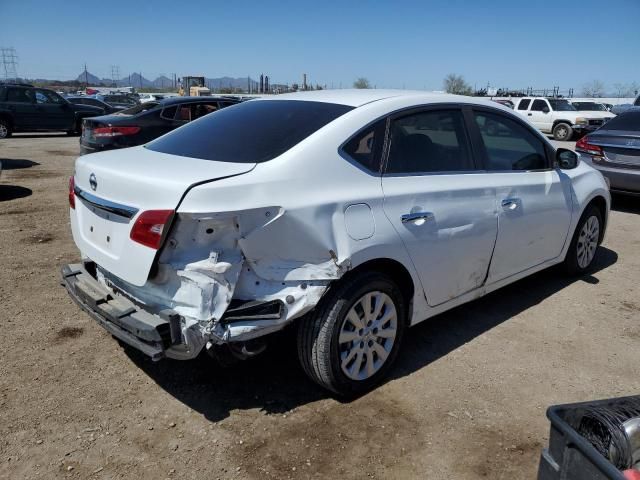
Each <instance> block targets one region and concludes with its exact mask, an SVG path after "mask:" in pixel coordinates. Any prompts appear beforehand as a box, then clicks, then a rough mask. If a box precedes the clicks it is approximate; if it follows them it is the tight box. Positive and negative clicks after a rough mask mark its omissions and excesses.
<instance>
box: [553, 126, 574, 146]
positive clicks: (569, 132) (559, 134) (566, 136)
mask: <svg viewBox="0 0 640 480" xmlns="http://www.w3.org/2000/svg"><path fill="white" fill-rule="evenodd" d="M571 137H573V128H571V125H569V124H567V123H559V124H557V125H556V126H555V127H553V138H554V140H558V141H559V142H568V141H569V140H571Z"/></svg>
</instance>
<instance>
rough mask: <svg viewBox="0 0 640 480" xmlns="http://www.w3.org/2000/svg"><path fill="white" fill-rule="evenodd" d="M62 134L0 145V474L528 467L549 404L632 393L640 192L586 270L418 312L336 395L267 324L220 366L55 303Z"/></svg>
mask: <svg viewBox="0 0 640 480" xmlns="http://www.w3.org/2000/svg"><path fill="white" fill-rule="evenodd" d="M77 152H78V139H77V138H70V137H66V136H64V135H62V136H58V135H48V136H47V135H32V136H30V135H20V136H16V137H14V138H11V139H7V140H1V141H0V161H2V163H3V167H4V168H3V171H2V175H1V177H0V326H1V327H2V333H1V334H0V478H7V479H37V478H40V479H51V478H74V479H76V478H77V479H116V478H136V479H164V478H168V479H172V478H176V479H177V478H179V479H202V478H207V479H216V478H220V479H231V478H249V479H258V478H259V479H263V478H264V479H287V478H292V479H297V478H300V479H302V478H323V479H326V478H338V477H340V478H345V479H360V478H378V479H386V478H398V479H405V478H407V479H408V478H421V479H422V478H429V479H444V478H447V479H449V478H455V479H457V480H465V479H477V478H488V479H494V480H501V479H505V480H506V479H509V480H512V479H533V478H535V476H536V472H537V468H538V460H539V455H540V450H541V449H542V448H543V446H544V445H545V443H546V442H547V439H548V429H549V424H548V421H547V419H546V417H545V410H546V408H547V407H548V406H549V405H552V404H558V403H565V402H574V401H582V400H590V399H597V398H607V397H612V396H619V395H626V394H637V393H639V392H640V376H639V375H638V371H639V367H640V287H639V284H640V255H639V254H638V252H639V251H640V201H639V200H638V199H623V198H616V199H615V203H614V211H612V213H611V217H610V225H609V228H608V232H607V237H606V240H605V243H604V245H603V247H601V249H600V251H599V255H598V257H597V266H596V269H595V272H594V273H593V274H592V275H589V276H586V277H583V278H578V279H567V278H565V277H562V276H560V275H559V274H558V273H557V272H556V271H555V270H549V271H545V272H542V273H540V274H537V275H535V276H533V277H531V278H528V279H525V280H523V281H520V282H518V283H516V284H514V285H512V286H510V287H507V288H505V289H503V290H501V291H498V292H496V293H493V294H491V295H489V296H487V297H485V298H484V299H481V300H478V301H475V302H473V303H471V304H468V305H466V306H463V307H460V308H457V309H455V310H454V311H451V312H449V313H446V314H444V315H440V316H439V317H437V318H434V319H433V320H431V321H428V322H424V323H422V324H420V325H419V326H417V327H415V328H414V329H412V330H411V331H410V333H409V335H408V336H407V338H406V343H405V345H404V349H403V351H402V352H401V355H400V358H399V361H398V364H397V366H396V368H395V369H394V372H393V377H392V378H391V380H390V381H389V382H387V383H386V384H385V385H383V386H381V387H380V388H378V389H377V390H375V391H373V392H371V393H369V394H368V395H365V396H363V397H362V398H359V399H357V400H354V401H351V402H340V401H338V400H336V399H334V398H332V397H330V396H329V395H327V393H326V392H324V391H323V390H321V389H320V388H318V387H316V386H315V385H314V384H313V383H311V382H310V381H309V380H307V378H306V377H305V375H304V374H303V372H302V370H301V369H300V367H299V366H298V363H297V357H296V352H295V348H293V345H292V342H291V341H290V340H291V339H290V338H288V337H287V336H286V335H285V336H283V338H282V339H281V341H279V342H278V343H276V344H275V345H273V346H272V348H270V350H269V351H268V352H267V353H266V354H265V355H264V356H262V357H260V358H259V359H257V360H254V361H251V362H246V363H243V364H241V365H239V366H237V367H233V368H231V369H227V370H223V369H221V368H219V367H216V366H214V365H213V364H212V363H211V361H210V360H208V359H207V358H202V359H199V360H196V361H192V362H186V363H185V362H183V363H180V362H174V361H167V360H165V361H162V362H159V363H152V362H151V361H149V360H147V359H146V358H145V357H143V356H141V355H139V354H137V353H135V352H131V351H128V350H123V348H122V347H120V346H119V345H118V343H117V342H116V341H114V340H113V339H112V337H111V336H109V335H108V334H107V333H105V331H103V330H102V328H100V327H99V326H98V325H97V324H96V323H95V322H94V321H92V320H91V319H90V318H89V317H88V316H87V315H86V314H84V313H82V312H81V311H80V310H79V309H78V308H77V307H76V306H75V304H73V303H72V301H71V300H70V299H69V298H68V296H67V294H66V292H65V290H64V289H63V288H62V287H61V286H60V285H59V283H58V275H59V274H58V271H59V266H60V265H61V264H63V263H68V262H72V261H76V260H77V259H78V252H77V251H76V248H75V246H74V244H73V241H72V239H71V234H70V230H69V221H68V209H67V181H68V177H69V175H70V174H71V173H72V171H73V161H74V159H75V157H76V155H77Z"/></svg>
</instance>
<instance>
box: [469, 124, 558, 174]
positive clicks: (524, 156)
mask: <svg viewBox="0 0 640 480" xmlns="http://www.w3.org/2000/svg"><path fill="white" fill-rule="evenodd" d="M474 116H475V119H476V124H477V125H478V128H480V133H481V135H482V142H483V143H484V148H485V150H486V153H487V162H488V164H487V170H500V171H509V170H543V169H546V168H549V165H548V162H547V156H546V153H545V149H544V144H543V143H542V140H540V139H539V138H538V137H537V136H536V135H534V134H533V133H532V132H531V131H529V129H527V128H526V127H524V126H523V125H522V124H520V123H519V122H516V121H515V120H511V119H510V118H507V117H505V116H503V115H497V114H493V113H486V112H474Z"/></svg>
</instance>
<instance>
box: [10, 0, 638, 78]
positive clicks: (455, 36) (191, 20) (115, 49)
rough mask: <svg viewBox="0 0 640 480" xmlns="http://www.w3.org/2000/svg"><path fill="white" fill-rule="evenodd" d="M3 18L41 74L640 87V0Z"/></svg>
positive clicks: (37, 4)
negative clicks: (452, 78)
mask: <svg viewBox="0 0 640 480" xmlns="http://www.w3.org/2000/svg"><path fill="white" fill-rule="evenodd" d="M0 19H1V21H0V45H1V46H12V47H15V49H16V52H17V54H18V56H19V65H18V73H19V74H20V75H21V76H25V77H29V78H34V77H44V78H59V79H71V78H75V77H76V76H77V74H78V73H79V72H80V71H81V70H82V68H83V65H84V63H85V62H86V63H87V67H88V70H89V71H90V72H92V73H94V74H96V75H98V76H99V77H110V76H111V65H118V66H119V68H120V72H121V73H122V74H123V76H124V75H125V74H128V73H130V72H133V71H138V72H142V74H143V75H144V76H145V77H147V78H149V79H153V78H155V77H156V76H158V75H160V74H165V75H167V76H171V74H172V73H174V72H175V73H176V74H177V75H178V76H179V77H180V76H182V75H185V74H186V75H188V74H191V75H198V74H204V75H206V76H209V77H219V76H225V75H227V76H233V77H245V76H247V75H252V77H253V78H256V77H257V76H259V74H260V73H261V72H265V73H268V74H269V75H270V76H271V81H272V83H276V82H282V83H292V82H298V83H300V82H301V79H302V73H307V74H308V76H309V79H310V81H311V82H313V83H316V82H317V83H320V84H326V85H327V86H329V87H330V86H331V85H333V86H334V87H336V88H337V87H339V86H340V85H342V86H343V87H347V86H350V85H351V84H352V82H353V80H354V79H355V78H357V77H359V76H364V77H367V78H368V79H369V80H370V81H371V83H372V84H374V85H376V86H377V87H378V88H403V87H404V88H418V89H422V88H426V89H440V88H441V86H442V79H443V78H444V76H445V75H446V74H447V73H451V72H455V73H459V74H462V75H463V76H464V77H465V79H466V80H467V81H468V82H469V83H470V84H471V85H474V84H476V85H478V87H479V86H481V85H486V84H487V82H490V83H491V85H493V86H496V87H499V86H506V87H509V88H522V87H527V86H532V87H534V88H547V87H553V86H554V85H558V86H560V87H561V88H563V89H564V88H569V87H574V88H576V89H579V88H581V86H582V85H583V84H584V83H586V82H588V81H591V80H594V79H599V80H601V81H603V82H604V83H605V84H606V85H607V87H608V88H607V90H613V88H612V86H613V84H614V83H629V82H632V81H636V82H640V61H638V53H639V52H638V47H640V27H638V25H639V23H638V22H639V21H640V0H606V1H603V0H573V1H564V2H563V1H558V0H539V1H534V0H510V1H507V0H481V1H476V0H467V1H463V0H422V1H412V0H395V1H392V2H391V1H389V2H382V1H374V0H371V1H364V0H362V1H349V0H344V1H332V0H324V1H308V0H307V1H305V0H301V1H297V2H288V1H281V2H272V1H267V0H262V1H260V2H254V1H250V0H244V1H228V0H227V1H225V2H220V1H216V0H208V1H200V0H184V1H175V0H172V1H166V0H149V1H135V0H130V1H127V2H124V1H119V0H110V1H104V2H100V1H98V0H93V1H86V0H84V1H75V0H67V1H56V0H48V1H36V0H0ZM2 73H3V72H0V74H2Z"/></svg>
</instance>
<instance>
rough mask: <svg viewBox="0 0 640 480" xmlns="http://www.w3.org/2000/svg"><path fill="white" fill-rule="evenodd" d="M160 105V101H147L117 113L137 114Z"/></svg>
mask: <svg viewBox="0 0 640 480" xmlns="http://www.w3.org/2000/svg"><path fill="white" fill-rule="evenodd" d="M158 105H160V104H159V103H158V102H146V103H141V104H140V105H136V106H135V107H131V108H127V109H126V110H121V111H120V112H118V113H116V115H136V114H138V113H141V112H146V111H147V110H151V109H153V108H156V107H157V106H158Z"/></svg>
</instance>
